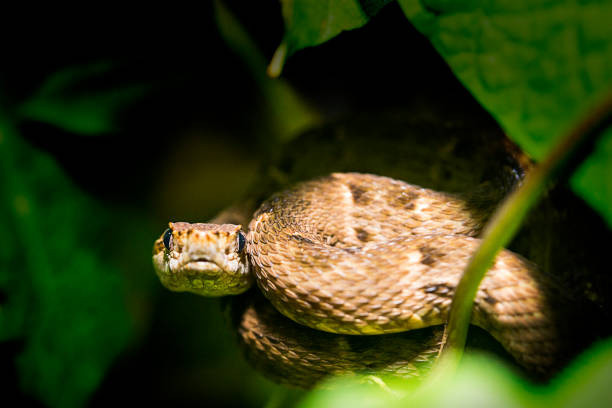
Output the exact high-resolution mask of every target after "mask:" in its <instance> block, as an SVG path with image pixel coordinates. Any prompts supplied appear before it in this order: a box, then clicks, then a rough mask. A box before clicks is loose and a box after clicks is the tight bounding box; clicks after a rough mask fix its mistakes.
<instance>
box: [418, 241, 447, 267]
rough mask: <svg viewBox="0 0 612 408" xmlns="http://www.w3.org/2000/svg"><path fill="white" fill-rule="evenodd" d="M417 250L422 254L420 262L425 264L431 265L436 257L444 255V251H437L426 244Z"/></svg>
mask: <svg viewBox="0 0 612 408" xmlns="http://www.w3.org/2000/svg"><path fill="white" fill-rule="evenodd" d="M419 252H421V255H422V256H423V259H421V263H422V264H423V265H427V266H432V265H433V264H435V263H436V262H437V260H438V259H440V258H442V257H443V256H444V255H446V254H445V253H444V252H441V251H438V250H437V249H435V248H431V247H428V246H422V247H420V248H419Z"/></svg>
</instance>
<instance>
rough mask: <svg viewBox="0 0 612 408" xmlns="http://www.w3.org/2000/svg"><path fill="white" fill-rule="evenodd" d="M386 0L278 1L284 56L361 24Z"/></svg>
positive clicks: (387, 0)
mask: <svg viewBox="0 0 612 408" xmlns="http://www.w3.org/2000/svg"><path fill="white" fill-rule="evenodd" d="M389 2H390V0H369V1H368V0H361V1H359V0H321V1H319V0H282V1H281V3H282V6H283V18H284V20H285V38H284V43H285V44H286V46H287V56H290V55H291V54H293V53H294V52H296V51H298V50H300V49H302V48H305V47H312V46H314V45H319V44H321V43H323V42H325V41H327V40H329V39H331V38H333V37H335V36H336V35H338V34H340V33H341V32H342V31H346V30H352V29H355V28H359V27H361V26H363V25H364V24H365V23H367V22H368V21H369V19H370V18H371V17H373V16H374V15H375V14H376V13H378V11H379V10H380V9H381V8H382V7H384V6H385V5H386V4H387V3H389Z"/></svg>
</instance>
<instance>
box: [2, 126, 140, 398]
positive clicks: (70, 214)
mask: <svg viewBox="0 0 612 408" xmlns="http://www.w3.org/2000/svg"><path fill="white" fill-rule="evenodd" d="M0 163H1V166H2V167H1V169H0V219H1V220H2V222H0V234H1V235H2V237H4V239H3V245H1V246H0V248H1V249H0V290H1V291H2V292H3V293H5V294H6V302H5V303H4V304H3V305H2V306H1V307H0V340H5V341H6V340H9V339H18V340H22V341H23V342H24V348H23V351H22V352H21V354H20V355H19V356H18V360H17V366H18V371H19V375H20V380H21V384H22V387H23V388H24V389H25V390H27V391H28V392H29V393H32V394H34V395H36V396H37V397H39V398H40V399H41V400H42V401H44V402H45V403H46V404H48V405H51V406H80V405H82V404H83V403H84V401H85V400H86V399H87V397H88V396H89V394H90V393H91V392H92V391H93V390H94V389H95V388H96V387H97V386H98V384H99V383H100V381H101V379H102V376H103V374H104V373H105V371H106V370H107V368H108V367H109V365H110V364H111V362H112V361H113V359H114V358H115V357H116V355H117V353H118V352H119V351H120V350H122V349H123V347H124V346H125V344H126V342H127V340H128V338H129V335H130V330H131V328H130V322H129V320H128V316H127V312H126V307H125V304H124V300H123V298H122V296H121V294H122V293H123V288H122V283H121V280H120V277H119V275H118V274H117V271H116V270H114V269H113V268H112V267H110V266H109V265H108V264H107V263H106V262H105V261H104V256H105V253H104V250H105V249H108V248H107V246H106V245H104V244H103V243H102V244H101V243H100V241H101V240H104V239H105V238H103V237H102V236H101V230H102V229H101V227H102V226H103V225H105V224H106V223H108V221H109V217H108V214H105V213H104V212H103V211H101V209H100V208H98V207H97V206H96V204H94V203H93V202H92V201H91V200H90V199H89V198H87V197H86V196H85V195H84V194H83V193H81V192H79V191H78V190H77V189H76V188H75V187H74V186H73V185H71V183H70V182H69V181H68V179H67V178H66V176H65V175H64V174H63V172H62V171H61V170H60V169H59V168H58V165H57V164H56V163H55V162H54V160H53V159H52V158H51V157H49V156H48V155H47V154H43V153H41V152H38V151H36V150H35V149H33V148H32V147H31V146H28V145H27V144H26V143H25V142H24V141H23V140H22V139H20V138H19V137H18V134H17V131H16V130H15V129H14V127H13V125H12V123H11V121H10V120H9V119H8V118H6V117H2V118H0ZM105 215H106V216H105Z"/></svg>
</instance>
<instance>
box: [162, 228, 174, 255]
mask: <svg viewBox="0 0 612 408" xmlns="http://www.w3.org/2000/svg"><path fill="white" fill-rule="evenodd" d="M170 238H172V230H171V229H170V228H168V229H167V230H166V232H164V238H163V241H164V246H165V247H166V249H167V250H170Z"/></svg>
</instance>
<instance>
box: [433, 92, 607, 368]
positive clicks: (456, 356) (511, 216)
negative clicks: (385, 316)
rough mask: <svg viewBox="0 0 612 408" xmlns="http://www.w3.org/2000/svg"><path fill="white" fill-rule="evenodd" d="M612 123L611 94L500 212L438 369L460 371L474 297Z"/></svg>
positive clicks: (453, 315)
mask: <svg viewBox="0 0 612 408" xmlns="http://www.w3.org/2000/svg"><path fill="white" fill-rule="evenodd" d="M611 123H612V93H609V94H607V95H606V97H605V98H604V99H603V101H601V103H599V104H597V105H596V107H595V108H594V109H592V110H590V111H589V113H588V114H587V115H586V116H584V117H583V118H582V119H581V120H580V121H579V122H578V123H577V124H576V125H575V126H574V127H573V128H572V129H571V130H570V131H569V132H568V134H567V135H566V136H565V137H563V138H562V139H561V140H560V142H559V143H558V144H557V145H556V146H555V147H554V148H553V150H552V151H551V152H550V153H549V155H548V156H547V157H546V158H545V159H544V161H542V162H541V163H540V164H539V165H537V166H535V168H534V169H533V170H532V171H531V172H530V173H529V174H528V175H527V176H526V177H525V180H524V182H523V184H522V185H521V186H520V187H519V188H518V189H517V190H515V191H514V192H513V193H512V194H511V195H510V196H509V197H508V198H507V199H506V200H505V201H504V202H503V203H502V205H501V206H500V207H499V208H498V209H497V210H496V211H495V213H494V214H493V216H492V217H491V220H490V221H489V222H488V223H487V226H486V227H485V230H484V232H483V235H482V243H481V244H480V246H479V247H478V249H477V250H476V252H475V253H474V254H473V255H472V258H471V260H470V262H469V264H468V266H467V267H466V269H465V271H464V272H463V276H462V277H461V280H460V281H459V284H458V285H457V289H456V291H455V296H454V298H453V303H452V305H451V310H450V316H449V321H448V326H447V327H446V331H445V340H444V343H443V344H442V348H441V352H440V359H439V363H438V365H444V368H445V369H453V370H454V369H455V368H456V367H457V365H458V363H459V361H460V359H461V355H462V353H463V349H464V347H465V340H466V337H467V331H468V326H469V323H470V319H471V314H472V307H473V303H474V297H475V296H476V292H477V291H478V286H479V285H480V282H481V281H482V279H483V277H484V275H485V273H486V272H487V270H488V269H489V268H490V267H491V265H492V264H493V262H494V260H495V256H496V255H497V253H498V252H499V251H500V250H501V249H502V248H503V247H504V246H506V245H507V244H508V243H509V242H510V240H511V239H512V238H513V237H514V235H515V233H516V232H517V230H518V228H519V227H520V225H521V223H522V221H523V219H524V218H525V216H526V214H527V213H528V211H529V210H530V209H531V208H532V207H533V206H534V205H535V204H536V203H537V201H538V199H539V198H540V196H541V195H542V193H544V191H546V188H547V187H548V186H549V185H550V184H551V182H552V181H553V180H554V179H555V178H556V177H557V176H559V175H560V173H561V172H562V171H563V172H565V174H571V172H572V171H573V170H574V169H575V168H576V166H577V165H578V164H580V162H581V161H582V159H584V158H585V157H586V156H587V155H588V154H589V153H590V152H591V150H592V148H593V146H594V144H595V141H596V140H597V137H598V136H599V135H600V134H601V133H602V132H603V131H604V130H605V129H606V127H607V126H609V125H610V124H611Z"/></svg>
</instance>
